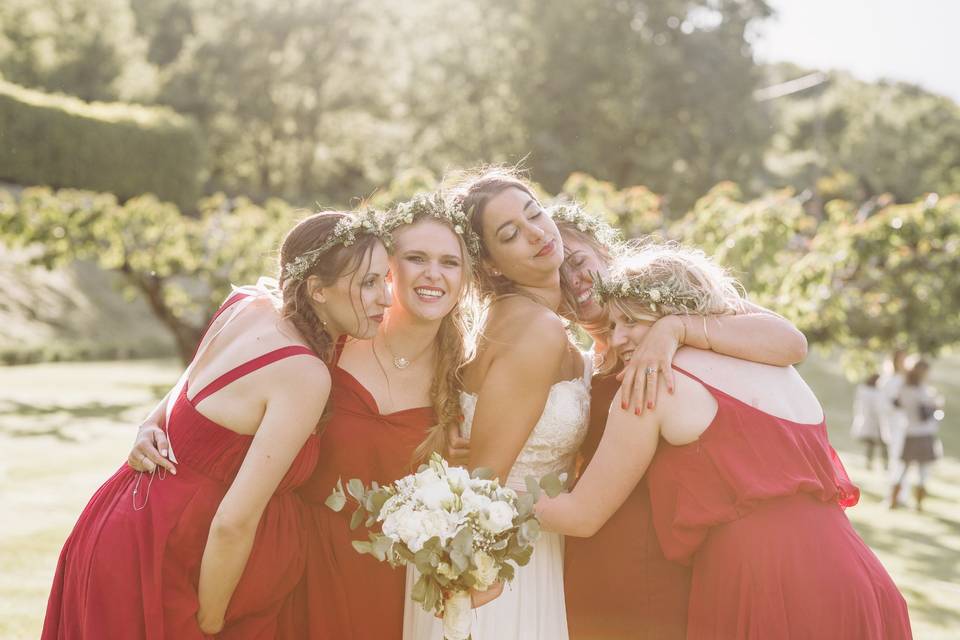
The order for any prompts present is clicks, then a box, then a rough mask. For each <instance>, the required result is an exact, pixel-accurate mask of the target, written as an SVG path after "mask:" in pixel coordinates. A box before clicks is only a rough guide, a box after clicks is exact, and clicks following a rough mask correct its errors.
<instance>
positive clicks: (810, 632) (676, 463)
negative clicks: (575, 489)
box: [647, 367, 911, 640]
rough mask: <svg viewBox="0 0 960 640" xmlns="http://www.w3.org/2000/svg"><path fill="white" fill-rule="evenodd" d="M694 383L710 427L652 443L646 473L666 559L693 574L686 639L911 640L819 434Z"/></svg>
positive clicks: (852, 495)
mask: <svg viewBox="0 0 960 640" xmlns="http://www.w3.org/2000/svg"><path fill="white" fill-rule="evenodd" d="M675 368H676V369H677V370H678V371H680V372H681V373H684V374H685V375H688V376H689V377H690V378H692V379H694V380H697V381H698V382H700V383H701V384H703V385H704V387H706V388H707V390H709V391H710V393H711V394H712V395H713V396H714V398H716V401H717V405H718V409H717V414H716V416H715V417H714V419H713V422H712V423H711V424H710V426H709V427H708V428H707V430H706V431H704V433H703V434H702V435H701V436H700V438H699V439H698V440H696V441H694V442H691V443H689V444H686V445H683V446H673V445H670V444H669V443H667V442H665V441H664V440H662V439H661V441H660V445H659V447H658V449H657V453H656V455H655V456H654V459H653V462H652V463H651V466H650V469H649V471H648V472H647V483H648V486H649V490H650V497H651V503H652V506H653V520H654V527H655V528H656V531H657V535H658V537H659V539H660V544H661V547H662V548H663V551H664V554H665V555H666V556H667V558H670V559H672V560H676V561H678V562H683V563H686V564H689V565H690V566H691V568H692V570H693V577H692V582H691V592H690V607H689V614H688V628H687V637H688V638H690V639H701V638H702V639H707V638H710V639H714V638H730V639H740V638H750V639H760V638H765V639H766V638H778V639H779V638H791V639H796V640H799V639H803V640H807V639H809V640H820V639H822V638H851V639H852V638H857V639H860V638H864V639H867V638H869V639H871V640H881V639H889V640H894V639H896V640H902V639H904V638H910V637H911V632H910V621H909V618H908V615H907V606H906V602H905V601H904V599H903V596H901V595H900V592H899V591H898V590H897V587H896V586H895V585H894V584H893V581H892V580H891V579H890V576H889V575H887V572H886V570H884V568H883V566H882V565H881V564H880V561H879V560H878V559H877V557H876V556H875V555H874V554H873V552H872V551H871V550H870V548H869V547H868V546H867V545H866V544H865V543H864V542H863V540H862V539H861V538H860V536H858V535H857V533H856V531H854V529H853V526H852V525H851V524H850V521H849V520H848V519H847V516H846V514H844V512H843V509H844V507H848V506H852V505H854V504H856V503H857V500H858V499H859V490H858V489H857V488H856V487H855V486H854V485H853V484H852V483H851V482H850V479H849V477H848V476H847V473H846V471H845V469H844V468H843V465H842V463H841V462H840V458H839V457H838V456H837V454H836V452H835V451H834V449H833V447H832V446H831V445H830V442H829V441H828V439H827V428H826V423H825V422H821V423H820V424H800V423H796V422H792V421H790V420H786V419H783V418H777V417H775V416H772V415H770V414H767V413H764V412H763V411H760V410H759V409H756V408H755V407H752V406H750V405H748V404H745V403H744V402H742V401H740V400H738V399H737V398H734V397H733V396H730V395H728V394H726V393H724V392H723V391H720V390H719V389H716V388H714V387H711V386H710V385H708V384H706V383H703V381H701V380H699V379H698V378H696V377H695V376H693V375H692V374H689V373H687V372H685V371H683V370H682V369H679V368H677V367H675Z"/></svg>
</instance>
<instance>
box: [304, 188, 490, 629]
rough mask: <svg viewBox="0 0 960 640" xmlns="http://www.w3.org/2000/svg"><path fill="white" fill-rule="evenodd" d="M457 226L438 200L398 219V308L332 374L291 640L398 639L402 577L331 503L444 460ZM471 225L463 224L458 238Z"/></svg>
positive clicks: (351, 346) (453, 381) (350, 347)
mask: <svg viewBox="0 0 960 640" xmlns="http://www.w3.org/2000/svg"><path fill="white" fill-rule="evenodd" d="M457 224H458V222H457V221H456V220H455V218H454V217H453V215H452V214H451V213H450V210H448V209H447V208H446V206H445V205H444V204H443V201H442V199H441V198H440V196H439V195H438V194H437V195H434V196H418V197H417V198H414V200H412V201H411V202H409V203H406V204H405V205H401V207H399V208H398V209H397V210H395V211H393V212H391V213H390V214H389V217H388V226H392V227H394V228H395V230H394V231H393V251H392V255H391V256H390V273H391V279H392V285H393V292H394V298H395V304H394V306H393V307H391V308H390V311H389V312H388V313H387V316H386V319H385V321H384V323H383V325H382V326H381V327H380V330H379V332H378V333H377V335H376V336H375V337H374V338H373V339H372V340H359V341H349V342H347V343H346V345H345V346H344V347H343V351H342V354H341V355H340V358H339V360H338V361H337V364H336V366H334V367H333V369H332V374H333V394H334V410H333V416H332V417H331V419H330V422H329V424H328V425H327V427H326V429H325V431H324V433H323V437H322V438H321V443H320V460H319V462H318V464H317V468H316V471H315V472H314V474H313V476H312V477H311V478H310V479H309V480H308V481H307V482H306V484H305V485H304V486H303V488H302V489H301V490H300V494H301V495H302V496H303V498H304V500H305V501H306V502H307V503H308V505H310V516H309V517H310V520H309V524H308V539H309V550H310V552H309V557H308V564H307V570H306V573H305V577H304V581H303V583H302V584H301V588H300V589H298V598H297V601H296V602H295V605H294V607H293V609H294V611H293V613H292V616H291V620H290V624H291V629H290V630H288V631H289V633H287V634H286V635H289V636H290V637H297V638H307V637H309V638H315V639H330V640H367V639H377V640H390V639H396V640H400V638H401V636H402V632H403V608H404V579H405V573H404V572H403V571H402V570H398V569H394V568H392V567H390V565H388V564H385V563H382V562H377V561H376V560H375V559H374V558H373V557H372V556H369V555H360V554H359V553H357V551H356V550H355V549H354V548H353V546H352V541H353V540H366V539H367V532H366V530H365V529H363V528H362V527H361V528H359V529H357V530H356V531H351V530H350V526H349V523H350V513H349V511H350V510H349V509H346V510H344V511H342V512H340V513H335V512H333V511H331V510H330V509H329V508H327V507H326V506H325V504H324V501H325V500H326V499H327V497H328V496H329V495H330V492H331V490H332V489H333V487H334V485H336V483H337V480H338V478H343V479H344V480H346V479H348V478H359V479H361V480H362V481H363V482H364V483H365V484H367V485H369V483H370V482H372V481H376V482H379V483H381V484H385V483H389V482H392V481H394V480H397V479H399V478H401V477H403V476H404V475H406V474H408V473H410V472H411V471H413V470H415V469H416V467H417V466H419V464H420V462H421V461H423V460H424V459H425V458H427V457H429V455H430V453H431V452H432V451H440V452H442V453H444V454H445V455H447V454H448V451H449V449H450V445H451V444H453V445H456V444H458V443H457V442H451V438H452V437H453V436H452V435H451V434H450V431H453V432H454V433H455V432H456V431H457V428H458V425H459V417H460V400H459V389H460V383H459V379H458V375H457V371H458V369H459V367H460V366H461V365H462V364H463V362H464V359H465V349H464V335H465V331H466V329H465V324H464V320H465V319H464V311H465V310H464V308H463V307H462V306H461V305H460V302H461V300H462V299H463V297H464V295H465V294H466V293H467V292H468V290H469V285H470V283H471V281H472V270H471V265H470V257H469V253H468V252H467V250H466V247H465V245H464V240H463V238H462V237H461V236H460V235H458V233H456V232H455V231H454V228H455V227H456V226H457ZM463 228H465V225H461V229H463Z"/></svg>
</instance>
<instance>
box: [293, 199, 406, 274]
mask: <svg viewBox="0 0 960 640" xmlns="http://www.w3.org/2000/svg"><path fill="white" fill-rule="evenodd" d="M366 235H372V236H376V237H377V238H379V239H380V241H381V242H383V243H384V244H385V245H387V246H389V245H390V233H389V231H388V229H387V228H386V226H385V224H384V220H383V214H381V213H379V212H377V211H374V210H373V209H364V210H361V211H358V212H356V213H347V214H345V215H344V216H343V218H341V219H340V220H339V221H338V222H337V224H336V225H335V226H334V227H333V232H332V233H331V234H330V237H328V238H327V239H326V240H325V241H324V242H323V244H321V245H320V246H319V247H316V248H314V249H310V250H309V251H305V252H304V253H302V254H300V255H299V256H297V257H296V258H294V259H293V260H291V261H290V262H288V263H286V264H285V265H283V277H284V278H286V279H287V280H292V281H297V280H300V279H302V278H303V276H304V275H305V274H306V273H307V272H308V271H310V269H312V268H313V266H314V265H315V264H317V261H318V260H319V259H320V257H321V256H322V255H323V254H325V253H326V252H327V251H330V249H333V248H334V247H338V246H340V247H349V246H350V245H352V244H353V243H354V242H356V241H357V239H358V238H360V237H361V236H366Z"/></svg>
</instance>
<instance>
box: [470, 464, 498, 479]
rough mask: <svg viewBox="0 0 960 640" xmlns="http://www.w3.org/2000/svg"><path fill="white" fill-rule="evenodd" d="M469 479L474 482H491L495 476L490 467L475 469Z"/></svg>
mask: <svg viewBox="0 0 960 640" xmlns="http://www.w3.org/2000/svg"><path fill="white" fill-rule="evenodd" d="M470 477H471V478H473V479H475V480H493V479H494V478H495V477H496V474H495V473H494V472H493V469H491V468H490V467H477V468H476V469H474V470H473V472H472V473H471V474H470Z"/></svg>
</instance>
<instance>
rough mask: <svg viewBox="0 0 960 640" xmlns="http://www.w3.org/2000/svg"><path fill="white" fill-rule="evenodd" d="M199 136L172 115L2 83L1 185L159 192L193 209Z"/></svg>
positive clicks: (197, 184)
mask: <svg viewBox="0 0 960 640" xmlns="http://www.w3.org/2000/svg"><path fill="white" fill-rule="evenodd" d="M203 163H204V158H203V144H202V141H201V138H200V134H199V130H198V129H197V127H196V126H195V125H194V124H193V123H192V122H191V121H190V120H188V119H187V118H184V117H183V116H180V115H178V114H176V113H174V112H173V111H170V110H169V109H164V108H155V107H149V108H148V107H143V106H139V105H130V104H123V103H87V102H83V101H81V100H77V99H76V98H71V97H68V96H63V95H52V94H45V93H41V92H39V91H33V90H31V89H25V88H23V87H20V86H17V85H14V84H10V83H8V82H4V81H2V80H0V180H4V181H8V182H13V183H17V184H23V185H34V184H42V185H49V186H52V187H55V188H61V187H73V188H82V189H89V190H92V191H103V192H108V193H113V194H116V195H117V197H119V198H120V199H121V200H125V199H127V198H130V197H133V196H137V195H141V194H145V193H152V194H154V195H156V196H157V197H158V198H160V199H162V200H169V201H172V202H175V203H177V204H178V205H180V206H181V207H193V205H194V204H195V203H196V201H197V197H198V195H199V190H200V179H201V175H200V174H201V171H202V168H203Z"/></svg>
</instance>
